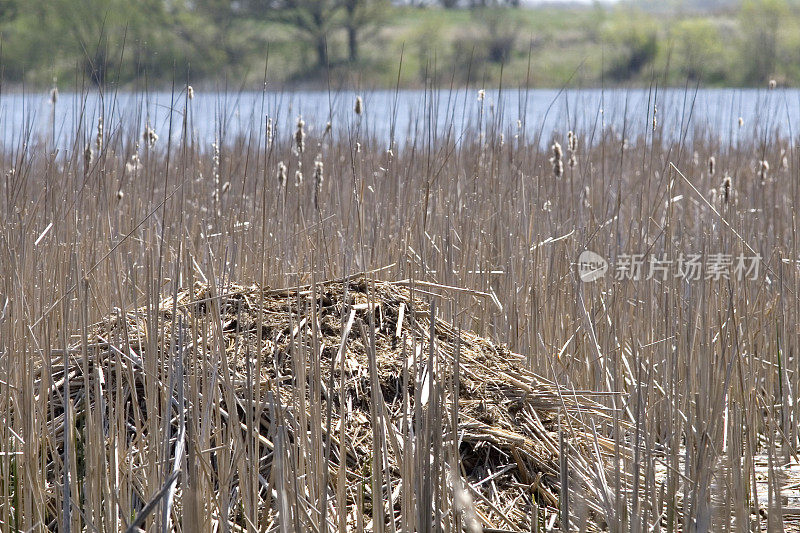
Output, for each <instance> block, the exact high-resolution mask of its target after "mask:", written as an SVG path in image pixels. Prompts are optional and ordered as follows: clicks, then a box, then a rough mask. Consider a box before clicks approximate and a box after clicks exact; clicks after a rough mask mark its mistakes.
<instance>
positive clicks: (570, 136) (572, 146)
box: [567, 131, 578, 168]
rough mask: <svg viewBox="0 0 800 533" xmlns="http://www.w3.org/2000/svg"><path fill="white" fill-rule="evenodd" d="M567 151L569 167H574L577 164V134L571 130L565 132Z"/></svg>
mask: <svg viewBox="0 0 800 533" xmlns="http://www.w3.org/2000/svg"><path fill="white" fill-rule="evenodd" d="M567 151H568V152H569V167H570V168H574V167H575V165H577V164H578V158H577V152H578V136H577V135H575V134H574V133H573V132H572V131H569V132H568V133H567Z"/></svg>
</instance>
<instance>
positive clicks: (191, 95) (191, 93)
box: [186, 85, 194, 100]
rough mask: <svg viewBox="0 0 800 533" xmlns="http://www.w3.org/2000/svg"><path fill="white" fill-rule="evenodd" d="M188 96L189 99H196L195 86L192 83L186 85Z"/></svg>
mask: <svg viewBox="0 0 800 533" xmlns="http://www.w3.org/2000/svg"><path fill="white" fill-rule="evenodd" d="M186 96H187V97H188V98H189V100H192V99H194V87H192V86H191V85H187V86H186Z"/></svg>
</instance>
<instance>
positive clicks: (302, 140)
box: [294, 117, 306, 155]
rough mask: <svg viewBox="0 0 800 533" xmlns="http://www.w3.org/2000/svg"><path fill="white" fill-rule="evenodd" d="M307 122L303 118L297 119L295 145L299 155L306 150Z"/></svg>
mask: <svg viewBox="0 0 800 533" xmlns="http://www.w3.org/2000/svg"><path fill="white" fill-rule="evenodd" d="M305 127H306V121H305V120H303V117H297V130H295V132H294V143H295V147H296V148H297V153H298V154H300V155H302V154H303V151H304V150H305V148H306V131H305Z"/></svg>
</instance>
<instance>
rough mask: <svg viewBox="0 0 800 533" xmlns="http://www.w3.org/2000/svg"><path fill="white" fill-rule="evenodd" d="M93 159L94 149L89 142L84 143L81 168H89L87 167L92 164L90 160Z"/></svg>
mask: <svg viewBox="0 0 800 533" xmlns="http://www.w3.org/2000/svg"><path fill="white" fill-rule="evenodd" d="M93 161H94V151H93V150H92V145H91V143H89V144H87V145H86V149H85V150H84V151H83V168H84V169H85V170H87V171H88V170H89V167H90V166H92V162H93Z"/></svg>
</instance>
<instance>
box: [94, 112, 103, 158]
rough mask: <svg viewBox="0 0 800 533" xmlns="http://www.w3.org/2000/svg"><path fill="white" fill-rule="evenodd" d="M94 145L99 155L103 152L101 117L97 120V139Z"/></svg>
mask: <svg viewBox="0 0 800 533" xmlns="http://www.w3.org/2000/svg"><path fill="white" fill-rule="evenodd" d="M94 145H95V147H96V148H97V153H100V152H102V151H103V116H102V115H100V118H98V119H97V138H96V139H95V141H94Z"/></svg>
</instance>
